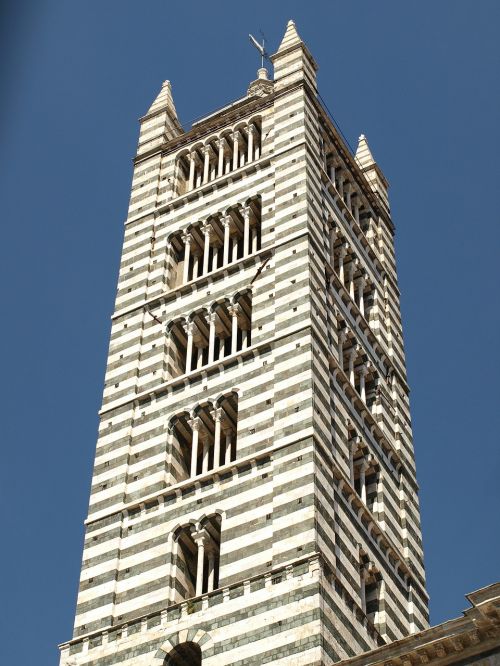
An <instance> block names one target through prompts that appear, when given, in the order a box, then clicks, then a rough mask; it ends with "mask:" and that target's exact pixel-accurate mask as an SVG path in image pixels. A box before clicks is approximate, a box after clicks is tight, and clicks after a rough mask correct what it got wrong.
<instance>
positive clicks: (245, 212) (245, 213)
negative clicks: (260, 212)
mask: <svg viewBox="0 0 500 666" xmlns="http://www.w3.org/2000/svg"><path fill="white" fill-rule="evenodd" d="M240 210H241V214H242V215H243V217H244V219H247V218H248V219H250V213H251V212H252V209H251V208H250V206H247V205H246V204H242V205H241V206H240Z"/></svg>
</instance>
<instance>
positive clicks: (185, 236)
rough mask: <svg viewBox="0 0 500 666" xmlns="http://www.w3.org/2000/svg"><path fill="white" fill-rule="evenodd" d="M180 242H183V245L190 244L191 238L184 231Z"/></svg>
mask: <svg viewBox="0 0 500 666" xmlns="http://www.w3.org/2000/svg"><path fill="white" fill-rule="evenodd" d="M182 240H183V241H184V243H185V244H186V245H187V244H188V243H191V242H192V240H193V237H192V235H191V234H190V233H189V232H187V231H185V232H184V233H183V234H182Z"/></svg>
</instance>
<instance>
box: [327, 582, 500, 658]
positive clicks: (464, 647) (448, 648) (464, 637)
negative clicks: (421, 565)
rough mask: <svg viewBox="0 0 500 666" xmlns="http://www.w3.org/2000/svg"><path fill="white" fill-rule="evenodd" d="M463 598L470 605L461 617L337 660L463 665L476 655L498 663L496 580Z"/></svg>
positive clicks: (499, 604)
mask: <svg viewBox="0 0 500 666" xmlns="http://www.w3.org/2000/svg"><path fill="white" fill-rule="evenodd" d="M467 598H468V600H469V601H470V602H471V604H472V608H469V609H467V610H466V611H464V615H463V617H459V618H456V619H454V620H449V621H448V622H444V623H443V624H438V625H436V626H435V627H431V628H430V629H426V630H424V631H421V632H419V633H416V634H412V635H411V636H406V637H405V638H402V639H400V640H398V641H394V642H393V643H389V644H388V645H384V646H383V647H381V648H377V649H376V650H371V651H370V652H366V653H365V654H362V655H359V656H357V657H352V658H351V659H346V660H344V661H342V662H340V663H341V664H342V665H345V666H347V665H349V666H413V665H415V664H433V665H434V666H445V664H450V665H451V664H457V665H458V664H460V665H461V666H466V665H467V664H470V663H472V661H471V660H472V659H474V661H476V660H477V659H478V658H480V657H484V661H481V663H484V664H494V663H499V662H497V661H496V659H498V655H500V583H495V584H493V585H489V586H488V587H485V588H483V589H481V590H477V591H476V592H472V593H471V594H468V595H467ZM492 656H493V660H490V659H489V657H492Z"/></svg>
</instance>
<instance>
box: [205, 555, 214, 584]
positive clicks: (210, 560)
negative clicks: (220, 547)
mask: <svg viewBox="0 0 500 666" xmlns="http://www.w3.org/2000/svg"><path fill="white" fill-rule="evenodd" d="M214 580H215V553H214V552H213V550H211V551H210V552H209V553H208V588H207V592H213V590H214Z"/></svg>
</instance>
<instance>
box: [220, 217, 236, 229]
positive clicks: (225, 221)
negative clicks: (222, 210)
mask: <svg viewBox="0 0 500 666" xmlns="http://www.w3.org/2000/svg"><path fill="white" fill-rule="evenodd" d="M232 223H233V218H232V217H231V215H224V216H223V218H222V224H223V225H224V226H225V227H229V228H231V225H232Z"/></svg>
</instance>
